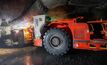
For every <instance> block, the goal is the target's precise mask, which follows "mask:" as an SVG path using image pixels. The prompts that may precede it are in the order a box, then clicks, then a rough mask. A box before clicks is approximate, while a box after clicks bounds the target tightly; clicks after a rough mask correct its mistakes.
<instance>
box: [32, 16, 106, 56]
mask: <svg viewBox="0 0 107 65" xmlns="http://www.w3.org/2000/svg"><path fill="white" fill-rule="evenodd" d="M48 19H50V20H51V18H49V17H48ZM46 20H47V17H46V16H45V15H39V16H34V35H35V36H34V37H35V39H34V45H35V46H43V47H44V48H45V49H46V51H47V52H49V53H50V54H53V55H63V54H65V53H67V51H69V49H70V48H75V49H85V50H94V51H95V50H107V20H97V21H84V18H83V17H77V18H72V19H58V20H54V21H50V22H49V21H48V22H47V21H46Z"/></svg>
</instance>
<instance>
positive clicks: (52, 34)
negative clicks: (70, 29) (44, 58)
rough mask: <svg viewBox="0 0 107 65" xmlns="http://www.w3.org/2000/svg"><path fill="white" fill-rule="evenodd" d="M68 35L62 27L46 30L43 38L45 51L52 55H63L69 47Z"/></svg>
mask: <svg viewBox="0 0 107 65" xmlns="http://www.w3.org/2000/svg"><path fill="white" fill-rule="evenodd" d="M70 40H71V39H70V37H69V35H68V34H67V33H66V32H65V31H63V30H62V29H57V28H54V29H50V30H48V31H47V32H46V33H45V35H44V39H43V45H44V48H45V49H46V51H47V52H49V53H50V54H52V55H57V56H59V55H64V54H66V53H67V51H69V49H70V44H71V42H70Z"/></svg>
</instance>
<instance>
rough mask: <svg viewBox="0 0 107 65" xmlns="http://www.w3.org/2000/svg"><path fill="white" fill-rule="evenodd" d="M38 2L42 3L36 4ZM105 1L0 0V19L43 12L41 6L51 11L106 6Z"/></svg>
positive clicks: (8, 19)
mask: <svg viewBox="0 0 107 65" xmlns="http://www.w3.org/2000/svg"><path fill="white" fill-rule="evenodd" d="M38 1H41V2H42V5H41V3H38ZM106 1H107V0H0V19H6V20H7V21H12V20H14V19H17V18H18V17H20V16H23V14H24V12H26V11H28V10H29V9H35V10H37V11H41V12H43V11H44V8H42V6H45V7H46V8H47V9H51V8H54V7H57V6H60V5H67V4H69V5H73V6H86V7H89V6H92V5H93V6H98V7H99V6H101V7H105V6H107V5H106V4H105V3H106Z"/></svg>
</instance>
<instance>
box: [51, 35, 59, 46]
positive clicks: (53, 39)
mask: <svg viewBox="0 0 107 65" xmlns="http://www.w3.org/2000/svg"><path fill="white" fill-rule="evenodd" d="M60 44H61V40H60V38H59V37H56V36H54V37H51V38H50V45H51V46H52V47H58V46H60Z"/></svg>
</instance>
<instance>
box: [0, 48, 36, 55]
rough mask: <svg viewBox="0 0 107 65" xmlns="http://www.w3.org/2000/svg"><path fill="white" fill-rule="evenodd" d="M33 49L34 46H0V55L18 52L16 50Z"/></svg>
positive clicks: (25, 50) (26, 50)
mask: <svg viewBox="0 0 107 65" xmlns="http://www.w3.org/2000/svg"><path fill="white" fill-rule="evenodd" d="M33 49H36V47H33V48H31V47H25V48H0V56H3V55H10V54H12V53H18V52H28V51H31V50H33Z"/></svg>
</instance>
